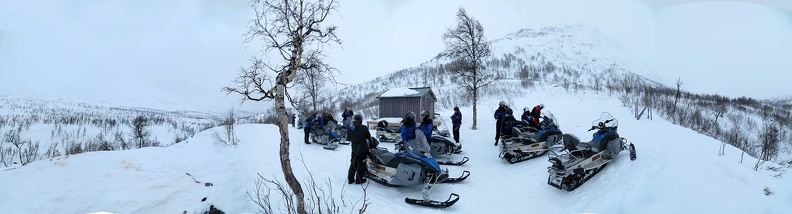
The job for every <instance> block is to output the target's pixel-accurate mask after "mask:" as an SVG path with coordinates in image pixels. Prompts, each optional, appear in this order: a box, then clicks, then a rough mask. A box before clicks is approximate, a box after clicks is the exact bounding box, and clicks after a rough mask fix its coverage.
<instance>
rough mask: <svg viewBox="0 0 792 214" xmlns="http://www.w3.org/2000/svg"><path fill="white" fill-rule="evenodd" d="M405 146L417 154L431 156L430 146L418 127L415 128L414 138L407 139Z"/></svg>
mask: <svg viewBox="0 0 792 214" xmlns="http://www.w3.org/2000/svg"><path fill="white" fill-rule="evenodd" d="M407 148H408V150H409V151H411V152H413V153H415V154H417V155H421V156H425V157H428V158H431V157H432V148H431V147H429V142H428V141H427V140H426V135H424V133H423V132H422V131H421V130H420V129H415V138H414V139H412V140H409V141H407Z"/></svg>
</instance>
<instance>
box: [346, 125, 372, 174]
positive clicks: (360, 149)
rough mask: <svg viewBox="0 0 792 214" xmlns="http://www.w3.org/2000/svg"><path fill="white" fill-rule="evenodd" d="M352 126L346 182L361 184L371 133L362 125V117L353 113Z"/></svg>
mask: <svg viewBox="0 0 792 214" xmlns="http://www.w3.org/2000/svg"><path fill="white" fill-rule="evenodd" d="M352 124H353V125H354V128H353V129H352V130H353V131H351V134H350V135H351V138H350V141H352V159H351V160H350V163H349V171H348V172H347V182H348V183H349V184H352V183H353V182H354V183H356V184H362V183H365V182H366V165H365V161H366V157H368V154H369V145H368V143H367V142H368V141H369V140H370V139H371V133H370V132H369V130H368V127H366V126H364V125H363V117H362V116H360V115H359V114H358V115H355V116H354V117H353V119H352Z"/></svg>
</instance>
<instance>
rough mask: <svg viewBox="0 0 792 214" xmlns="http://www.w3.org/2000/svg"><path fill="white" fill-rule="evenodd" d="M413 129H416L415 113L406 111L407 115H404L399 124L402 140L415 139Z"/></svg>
mask: <svg viewBox="0 0 792 214" xmlns="http://www.w3.org/2000/svg"><path fill="white" fill-rule="evenodd" d="M415 129H417V127H416V125H415V113H413V112H407V115H404V119H403V120H402V126H401V137H402V142H407V141H409V140H412V139H415Z"/></svg>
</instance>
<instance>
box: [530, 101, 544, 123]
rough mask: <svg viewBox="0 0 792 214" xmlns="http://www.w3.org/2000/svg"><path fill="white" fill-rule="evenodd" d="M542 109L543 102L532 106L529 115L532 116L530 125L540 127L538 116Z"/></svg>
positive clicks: (540, 115)
mask: <svg viewBox="0 0 792 214" xmlns="http://www.w3.org/2000/svg"><path fill="white" fill-rule="evenodd" d="M542 109H544V103H541V104H539V105H536V106H534V108H533V110H531V117H533V118H532V119H533V122H532V123H531V126H534V127H536V128H537V129H541V127H539V118H541V117H542Z"/></svg>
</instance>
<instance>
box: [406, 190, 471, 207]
mask: <svg viewBox="0 0 792 214" xmlns="http://www.w3.org/2000/svg"><path fill="white" fill-rule="evenodd" d="M457 201H459V195H457V194H456V193H451V195H450V196H448V200H446V201H434V200H428V199H412V198H404V202H407V203H409V204H415V205H420V206H425V207H434V208H446V207H450V206H453V205H454V204H456V202H457Z"/></svg>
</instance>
